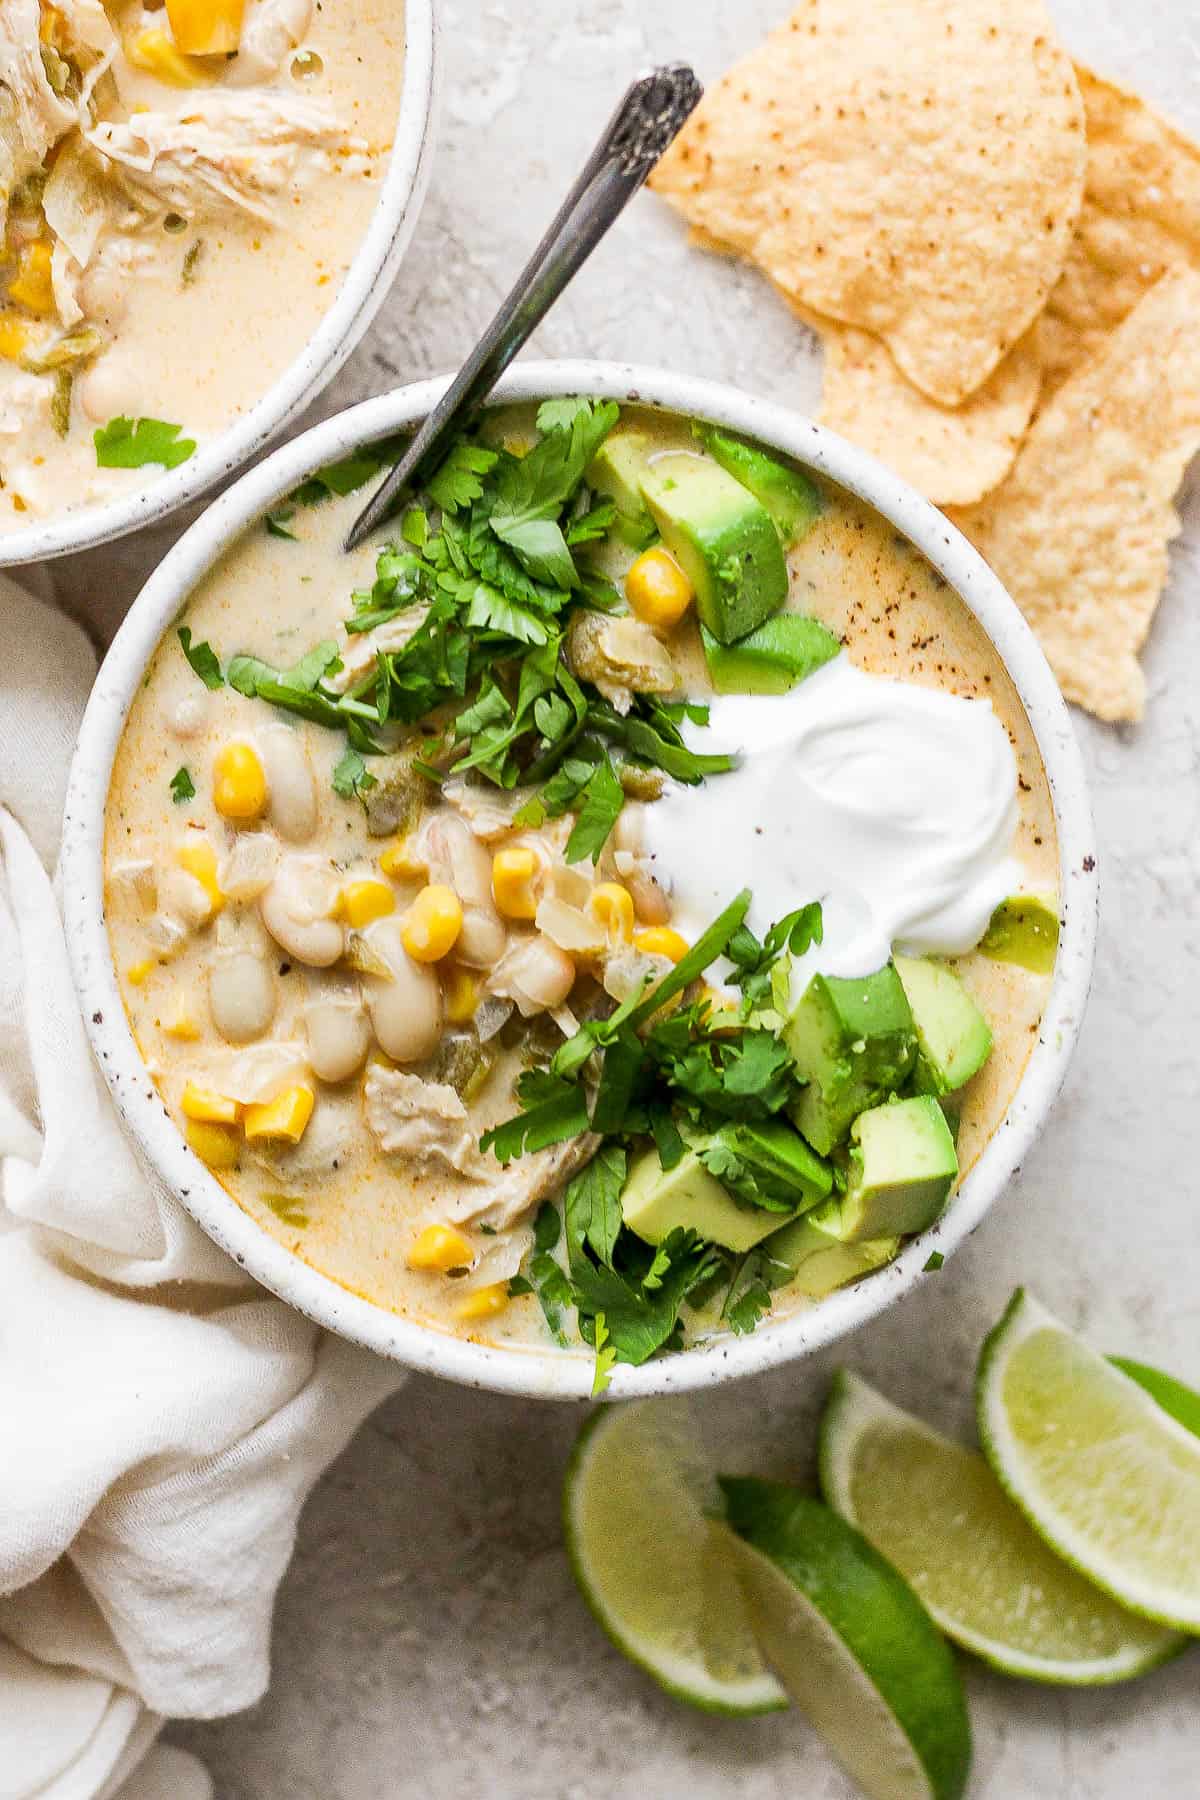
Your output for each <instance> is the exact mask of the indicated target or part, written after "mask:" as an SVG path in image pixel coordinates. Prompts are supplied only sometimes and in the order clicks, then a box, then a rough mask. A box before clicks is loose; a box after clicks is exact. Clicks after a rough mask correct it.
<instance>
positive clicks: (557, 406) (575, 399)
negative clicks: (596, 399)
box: [537, 394, 592, 435]
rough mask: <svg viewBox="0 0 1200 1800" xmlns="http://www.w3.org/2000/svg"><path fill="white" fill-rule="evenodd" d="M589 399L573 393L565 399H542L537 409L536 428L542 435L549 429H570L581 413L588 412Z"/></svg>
mask: <svg viewBox="0 0 1200 1800" xmlns="http://www.w3.org/2000/svg"><path fill="white" fill-rule="evenodd" d="M591 408H592V402H591V401H590V400H585V399H582V398H581V397H580V396H579V395H578V394H574V395H572V396H570V397H569V398H568V399H565V400H543V401H542V404H541V405H540V406H539V407H538V411H537V428H538V430H539V431H540V432H542V433H543V435H544V434H545V433H546V432H549V431H570V429H571V427H572V425H574V423H575V421H576V419H577V418H578V417H579V416H580V414H581V413H585V414H586V413H589V412H590V411H591Z"/></svg>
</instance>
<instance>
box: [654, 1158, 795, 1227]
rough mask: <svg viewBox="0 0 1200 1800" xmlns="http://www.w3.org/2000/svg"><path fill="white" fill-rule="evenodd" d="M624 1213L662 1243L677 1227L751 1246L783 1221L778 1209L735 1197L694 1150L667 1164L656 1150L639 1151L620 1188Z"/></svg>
mask: <svg viewBox="0 0 1200 1800" xmlns="http://www.w3.org/2000/svg"><path fill="white" fill-rule="evenodd" d="M621 1214H622V1217H623V1218H624V1220H625V1223H626V1224H627V1225H628V1227H629V1229H630V1230H631V1231H636V1233H637V1235H638V1236H639V1237H640V1238H644V1239H645V1241H646V1243H648V1244H661V1243H662V1241H663V1239H664V1238H667V1237H670V1235H671V1233H672V1232H673V1231H674V1230H675V1229H676V1228H677V1227H678V1226H681V1225H682V1226H683V1227H684V1229H685V1230H688V1231H695V1232H698V1233H699V1234H700V1236H701V1237H702V1238H707V1239H708V1241H709V1242H710V1243H713V1244H721V1245H723V1246H724V1248H725V1249H726V1250H752V1249H753V1248H754V1246H755V1244H757V1243H760V1242H761V1241H762V1239H763V1238H765V1237H767V1236H769V1235H770V1233H771V1232H772V1231H774V1230H775V1229H776V1227H777V1226H778V1224H779V1215H778V1214H777V1213H769V1212H762V1211H751V1210H750V1209H749V1208H747V1207H743V1206H739V1205H738V1203H737V1201H736V1200H731V1199H730V1197H729V1195H728V1194H727V1193H726V1192H725V1189H724V1188H723V1187H722V1186H721V1184H720V1182H719V1181H717V1180H716V1178H715V1177H714V1176H712V1175H710V1174H709V1172H708V1170H707V1169H706V1168H705V1167H704V1164H703V1163H702V1162H701V1161H700V1158H699V1157H698V1156H697V1155H696V1153H695V1151H694V1150H689V1151H687V1152H685V1154H684V1155H683V1156H682V1157H681V1158H680V1160H679V1161H678V1162H677V1163H676V1164H675V1167H674V1168H673V1169H664V1168H663V1166H662V1163H661V1162H660V1161H659V1159H658V1152H657V1151H656V1150H647V1151H645V1152H643V1154H642V1155H641V1156H639V1157H638V1159H637V1161H636V1162H635V1163H634V1165H633V1168H632V1169H631V1170H630V1172H629V1179H628V1180H627V1181H626V1183H625V1187H624V1190H623V1192H622V1194H621Z"/></svg>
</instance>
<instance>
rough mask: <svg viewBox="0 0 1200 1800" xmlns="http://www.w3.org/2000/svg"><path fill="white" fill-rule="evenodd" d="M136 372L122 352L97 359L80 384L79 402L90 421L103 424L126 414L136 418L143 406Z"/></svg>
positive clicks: (109, 352) (112, 351) (110, 352)
mask: <svg viewBox="0 0 1200 1800" xmlns="http://www.w3.org/2000/svg"><path fill="white" fill-rule="evenodd" d="M140 400H141V394H140V390H139V383H138V374H137V369H136V368H135V367H134V365H133V363H132V362H130V361H128V360H126V358H125V357H123V356H121V355H120V354H119V352H117V351H114V350H109V351H108V352H107V353H106V354H105V355H104V356H98V357H97V358H96V360H95V362H94V363H93V364H92V365H91V367H90V368H89V369H88V370H87V371H86V373H85V374H84V375H83V376H81V378H80V381H79V403H80V405H81V406H82V407H83V410H84V412H85V413H86V414H87V416H88V418H89V419H94V420H95V422H96V424H98V425H103V424H104V423H105V422H106V421H107V420H109V419H115V418H117V417H118V416H119V415H120V414H122V413H125V414H128V416H129V417H130V418H131V419H132V418H136V417H137V415H138V413H139V412H140V411H141V410H142V408H141V405H140Z"/></svg>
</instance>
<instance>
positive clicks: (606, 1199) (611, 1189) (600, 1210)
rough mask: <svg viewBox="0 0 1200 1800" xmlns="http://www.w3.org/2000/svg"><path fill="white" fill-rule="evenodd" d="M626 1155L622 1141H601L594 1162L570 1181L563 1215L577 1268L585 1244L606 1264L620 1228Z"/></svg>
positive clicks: (609, 1264)
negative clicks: (613, 1142) (605, 1142)
mask: <svg viewBox="0 0 1200 1800" xmlns="http://www.w3.org/2000/svg"><path fill="white" fill-rule="evenodd" d="M626 1164H627V1158H626V1154H625V1151H624V1150H623V1149H622V1148H621V1147H620V1145H619V1144H611V1143H609V1144H602V1145H601V1146H600V1148H599V1150H597V1152H596V1154H595V1156H594V1157H593V1158H592V1160H591V1162H590V1163H588V1165H587V1167H586V1168H585V1169H582V1170H581V1171H580V1173H579V1174H578V1175H576V1176H575V1177H574V1179H573V1180H572V1181H570V1182H569V1183H568V1184H567V1189H566V1192H565V1194H564V1195H563V1215H564V1218H565V1220H566V1231H567V1262H568V1264H569V1266H570V1268H571V1269H572V1270H574V1269H575V1268H576V1267H577V1266H578V1265H579V1264H580V1263H581V1262H583V1261H585V1260H586V1259H585V1257H584V1248H585V1246H586V1247H587V1248H588V1249H590V1250H591V1251H592V1252H593V1254H594V1255H595V1256H596V1257H597V1258H598V1259H599V1261H600V1262H602V1263H604V1264H605V1265H606V1266H607V1267H609V1268H611V1267H612V1259H613V1250H614V1248H615V1246H616V1242H617V1236H618V1234H619V1232H620V1230H621V1189H622V1188H623V1187H624V1186H625V1173H626Z"/></svg>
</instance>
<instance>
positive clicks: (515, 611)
mask: <svg viewBox="0 0 1200 1800" xmlns="http://www.w3.org/2000/svg"><path fill="white" fill-rule="evenodd" d="M467 624H468V625H471V626H473V627H474V628H475V630H476V631H501V632H503V633H504V635H505V637H511V638H516V640H517V642H518V643H521V644H544V643H545V642H546V641H547V639H548V638H549V636H550V633H549V630H548V628H547V626H546V622H545V620H544V619H539V618H538V616H537V614H536V613H533V612H530V611H529V608H528V607H525V606H521V605H518V604H517V603H515V602H514V601H512V600H508V599H506V598H505V596H504V595H503V594H502V593H501V592H500V590H499V588H494V587H491V586H490V585H489V584H488V583H487V582H486V581H478V582H476V584H475V588H474V592H473V593H472V595H471V603H470V605H469V607H468V608H467Z"/></svg>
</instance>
